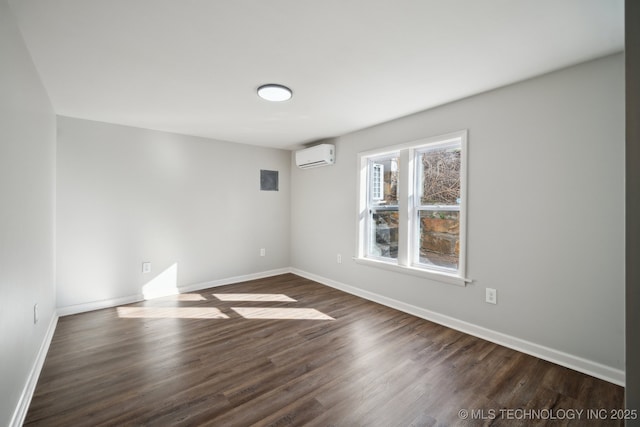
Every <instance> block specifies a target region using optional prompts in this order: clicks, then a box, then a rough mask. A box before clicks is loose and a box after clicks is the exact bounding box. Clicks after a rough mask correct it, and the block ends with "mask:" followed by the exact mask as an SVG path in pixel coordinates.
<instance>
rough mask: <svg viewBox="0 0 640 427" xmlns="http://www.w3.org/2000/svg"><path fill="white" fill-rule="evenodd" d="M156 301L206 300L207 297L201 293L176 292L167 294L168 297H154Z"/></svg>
mask: <svg viewBox="0 0 640 427" xmlns="http://www.w3.org/2000/svg"><path fill="white" fill-rule="evenodd" d="M153 300H154V301H206V300H207V299H206V298H205V297H203V296H202V295H200V294H176V295H167V296H166V297H158V298H154V299H153Z"/></svg>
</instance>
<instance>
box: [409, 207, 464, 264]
mask: <svg viewBox="0 0 640 427" xmlns="http://www.w3.org/2000/svg"><path fill="white" fill-rule="evenodd" d="M418 217H419V219H420V221H419V222H420V236H419V250H420V255H419V262H420V263H421V264H429V265H434V266H438V267H442V268H447V269H452V270H457V269H458V259H459V256H460V212H457V211H425V210H422V211H419V213H418Z"/></svg>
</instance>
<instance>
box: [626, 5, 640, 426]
mask: <svg viewBox="0 0 640 427" xmlns="http://www.w3.org/2000/svg"><path fill="white" fill-rule="evenodd" d="M625 15H626V16H625V21H626V26H625V33H626V37H625V58H626V81H627V91H626V101H627V151H626V162H627V169H626V171H627V172H626V178H627V181H626V182H627V198H626V202H627V205H626V206H627V216H626V218H627V245H626V250H627V262H626V269H627V371H626V374H627V388H626V390H625V391H626V401H627V402H626V403H627V408H629V409H636V410H639V411H640V363H638V361H640V309H639V307H640V224H638V218H640V197H638V194H640V167H639V165H640V120H639V118H640V27H638V22H640V3H638V2H637V1H635V0H627V2H626V4H625ZM627 425H628V426H631V425H634V426H640V419H638V420H635V421H628V422H627Z"/></svg>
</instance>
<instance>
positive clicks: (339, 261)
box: [336, 254, 342, 264]
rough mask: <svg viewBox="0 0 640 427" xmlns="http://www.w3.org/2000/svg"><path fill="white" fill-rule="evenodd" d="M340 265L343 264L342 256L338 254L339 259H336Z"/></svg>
mask: <svg viewBox="0 0 640 427" xmlns="http://www.w3.org/2000/svg"><path fill="white" fill-rule="evenodd" d="M336 261H337V262H338V264H342V254H338V258H337V259H336Z"/></svg>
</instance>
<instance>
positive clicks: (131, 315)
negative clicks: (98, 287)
mask: <svg viewBox="0 0 640 427" xmlns="http://www.w3.org/2000/svg"><path fill="white" fill-rule="evenodd" d="M118 317H120V318H125V319H228V318H229V316H227V315H226V314H224V313H223V312H221V311H220V310H218V309H217V308H215V307H118Z"/></svg>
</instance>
